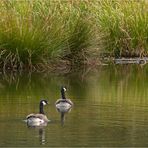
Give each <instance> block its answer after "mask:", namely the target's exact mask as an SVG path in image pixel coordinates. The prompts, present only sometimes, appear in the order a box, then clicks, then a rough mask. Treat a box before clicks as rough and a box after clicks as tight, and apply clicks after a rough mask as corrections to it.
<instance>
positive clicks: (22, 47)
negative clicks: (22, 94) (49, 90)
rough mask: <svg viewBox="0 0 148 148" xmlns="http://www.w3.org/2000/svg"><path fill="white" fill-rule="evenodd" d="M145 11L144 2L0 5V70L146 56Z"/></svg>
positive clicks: (6, 0) (66, 0)
mask: <svg viewBox="0 0 148 148" xmlns="http://www.w3.org/2000/svg"><path fill="white" fill-rule="evenodd" d="M147 10H148V2H147V1H146V0H141V1H140V0H139V1H138V0H130V1H127V0H30V1H29V0H21V1H19V0H1V1H0V18H1V19H0V66H1V67H2V68H3V69H6V68H12V69H23V68H24V67H27V68H31V69H32V68H33V67H40V65H43V66H44V65H48V64H49V63H50V62H51V60H54V61H57V60H61V59H62V60H67V61H69V62H70V63H71V64H73V65H75V64H79V63H83V62H84V61H86V60H87V59H88V58H89V57H92V56H94V55H95V56H96V55H98V56H99V53H98V51H103V52H109V53H110V54H112V55H114V56H143V55H147V49H148V38H147V37H148V13H147ZM45 67H46V66H45Z"/></svg>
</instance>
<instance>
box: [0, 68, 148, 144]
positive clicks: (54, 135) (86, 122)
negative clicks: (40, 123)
mask: <svg viewBox="0 0 148 148" xmlns="http://www.w3.org/2000/svg"><path fill="white" fill-rule="evenodd" d="M147 72H148V67H146V65H145V67H140V66H138V65H117V66H104V67H100V68H98V69H93V70H91V69H86V70H81V71H79V72H72V73H70V74H60V75H55V74H32V75H30V74H21V75H19V74H8V75H2V74H1V77H0V146H3V147H4V146H5V147H6V146H11V147H12V146H13V147H21V146H23V147H29V146H35V147H37V146H41V147H42V146H48V147H59V146H60V147H72V146H73V147H81V146H83V147H88V146H89V147H94V146H95V147H97V146H112V147H114V146H117V147H119V146H124V147H125V146H148V76H147ZM61 85H66V86H67V88H68V91H67V94H66V96H67V97H68V98H70V99H71V100H72V101H73V102H74V107H73V108H72V109H71V111H70V112H68V113H66V114H65V118H64V121H61V115H60V113H59V112H57V111H56V109H55V104H54V103H55V101H56V100H57V99H59V98H60V87H61ZM41 98H46V99H48V101H49V103H50V104H49V105H48V106H45V112H46V114H47V116H48V118H49V119H50V120H51V121H50V122H49V123H48V125H47V126H46V127H38V128H29V127H27V125H26V123H25V122H24V119H25V117H26V115H28V114H30V113H32V112H38V110H39V109H38V108H39V107H38V106H39V101H40V99H41Z"/></svg>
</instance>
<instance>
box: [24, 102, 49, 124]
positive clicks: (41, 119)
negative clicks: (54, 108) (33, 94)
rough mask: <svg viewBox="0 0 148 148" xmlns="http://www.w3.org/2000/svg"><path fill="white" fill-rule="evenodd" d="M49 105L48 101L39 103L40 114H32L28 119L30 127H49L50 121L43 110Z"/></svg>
mask: <svg viewBox="0 0 148 148" xmlns="http://www.w3.org/2000/svg"><path fill="white" fill-rule="evenodd" d="M47 104H48V101H47V100H41V101H40V103H39V113H37V114H34V113H32V114H29V115H28V116H27V117H26V119H27V125H28V126H46V125H47V123H48V122H49V120H48V118H47V116H46V115H45V113H44V110H43V106H45V105H47Z"/></svg>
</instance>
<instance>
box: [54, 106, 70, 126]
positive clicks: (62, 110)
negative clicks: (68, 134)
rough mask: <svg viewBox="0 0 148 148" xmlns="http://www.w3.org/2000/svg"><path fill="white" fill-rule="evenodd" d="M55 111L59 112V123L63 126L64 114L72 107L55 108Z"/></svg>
mask: <svg viewBox="0 0 148 148" xmlns="http://www.w3.org/2000/svg"><path fill="white" fill-rule="evenodd" d="M56 109H57V111H58V112H59V113H60V115H61V116H60V118H61V125H62V126H64V123H65V114H67V113H68V112H70V111H71V109H72V108H68V109H63V108H56Z"/></svg>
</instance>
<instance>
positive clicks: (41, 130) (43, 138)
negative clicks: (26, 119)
mask: <svg viewBox="0 0 148 148" xmlns="http://www.w3.org/2000/svg"><path fill="white" fill-rule="evenodd" d="M28 128H29V129H30V130H33V131H34V132H36V131H38V134H37V137H38V138H39V143H40V145H45V144H46V135H45V127H42V126H40V127H31V126H29V127H28ZM32 136H33V135H32Z"/></svg>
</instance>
